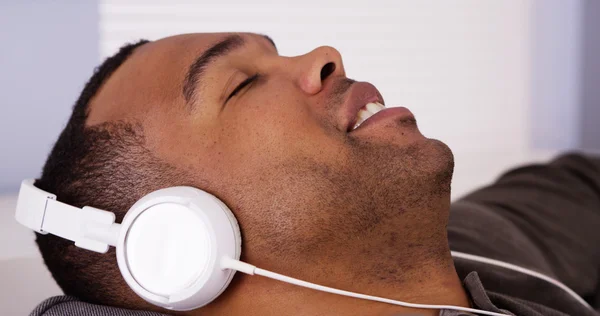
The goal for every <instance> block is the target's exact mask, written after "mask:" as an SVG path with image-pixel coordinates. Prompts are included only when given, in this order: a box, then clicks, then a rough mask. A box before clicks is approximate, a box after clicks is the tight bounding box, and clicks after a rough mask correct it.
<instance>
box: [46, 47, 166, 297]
mask: <svg viewBox="0 0 600 316" xmlns="http://www.w3.org/2000/svg"><path fill="white" fill-rule="evenodd" d="M147 42H148V41H146V40H141V41H138V42H137V43H133V44H127V45H125V46H123V47H122V48H121V49H120V50H119V52H118V53H117V54H115V55H114V56H112V57H109V58H107V59H106V60H105V61H104V62H103V63H102V64H101V65H100V66H99V67H97V68H96V69H95V71H94V74H93V75H92V77H91V78H90V80H89V81H88V82H87V84H86V85H85V87H84V88H83V91H82V92H81V95H80V96H79V98H78V100H77V102H76V103H75V105H74V107H73V112H72V115H71V117H70V119H69V121H68V123H67V124H66V126H65V128H64V130H63V131H62V133H61V134H60V136H59V138H58V140H57V141H56V143H55V145H54V147H53V149H52V151H51V152H50V154H49V156H48V158H47V160H46V163H45V165H44V168H43V171H42V175H41V177H40V179H38V180H37V181H36V183H35V185H36V186H37V187H39V188H40V189H42V190H45V191H47V192H51V193H53V194H56V195H57V199H58V200H59V201H62V202H64V203H67V204H70V205H73V206H76V207H83V206H93V207H96V208H100V209H105V210H108V211H111V212H114V213H115V215H116V217H117V222H120V221H121V220H122V218H123V216H124V214H125V213H126V211H127V210H128V209H129V207H131V205H133V203H134V202H135V201H136V200H137V199H139V198H140V197H141V196H143V195H145V194H147V193H149V192H151V191H153V190H156V189H158V188H161V187H164V186H168V183H167V182H168V181H169V178H171V179H173V178H175V176H170V175H173V174H174V171H173V168H171V167H170V166H169V165H167V164H166V163H164V162H162V161H160V160H159V159H158V158H156V157H155V156H154V155H152V153H150V152H149V150H148V149H146V147H145V146H144V135H143V130H142V127H141V125H140V124H138V123H135V122H124V121H116V122H107V123H101V124H98V125H97V126H91V127H90V126H86V120H87V116H88V112H89V109H88V107H89V103H90V100H92V99H93V97H94V96H95V95H96V94H97V93H98V91H99V90H100V89H101V87H102V86H103V84H104V83H105V82H106V81H107V80H108V78H109V77H110V76H111V75H112V74H113V73H114V72H115V71H116V70H117V68H119V67H120V66H121V65H122V64H123V63H124V62H125V61H126V60H127V58H128V57H129V56H130V55H131V54H132V53H133V52H134V50H135V49H136V48H137V47H139V46H141V45H143V44H145V43H147ZM36 235H37V238H36V243H37V245H38V248H39V250H40V252H41V253H42V256H43V258H44V262H45V263H46V266H47V267H48V269H49V270H50V272H51V274H52V276H53V278H54V279H55V280H56V282H57V283H58V285H59V286H60V288H61V289H62V290H63V292H64V293H65V294H67V295H71V296H76V297H78V298H80V299H82V300H84V301H87V302H91V303H96V304H106V305H113V306H122V307H129V308H135V307H138V306H139V302H140V299H139V298H137V297H135V295H133V292H132V291H131V290H130V289H129V288H128V287H127V285H126V284H125V281H124V280H123V278H122V277H121V275H120V272H119V269H118V266H117V263H116V258H115V251H114V249H112V248H111V249H110V250H109V253H107V254H99V253H95V252H92V251H88V250H84V249H80V248H77V247H75V245H74V243H73V242H71V241H68V240H65V239H61V238H59V237H57V236H53V235H51V234H47V235H41V234H36Z"/></svg>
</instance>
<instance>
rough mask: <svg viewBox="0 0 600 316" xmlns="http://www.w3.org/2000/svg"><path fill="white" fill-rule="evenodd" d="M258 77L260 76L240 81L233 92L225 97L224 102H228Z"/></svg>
mask: <svg viewBox="0 0 600 316" xmlns="http://www.w3.org/2000/svg"><path fill="white" fill-rule="evenodd" d="M258 77H260V74H255V75H254V76H252V77H249V78H248V79H246V80H244V81H242V82H241V83H240V84H239V85H238V86H237V87H235V89H233V91H231V94H230V95H229V96H228V97H227V100H225V102H227V101H229V99H231V98H232V97H233V96H234V95H236V94H237V93H238V92H240V91H241V90H242V89H244V87H246V86H247V85H249V84H251V83H252V82H253V81H254V80H256V79H258Z"/></svg>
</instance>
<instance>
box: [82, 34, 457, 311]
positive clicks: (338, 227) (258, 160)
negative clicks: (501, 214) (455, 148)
mask: <svg viewBox="0 0 600 316" xmlns="http://www.w3.org/2000/svg"><path fill="white" fill-rule="evenodd" d="M229 35H231V34H226V33H218V34H186V35H179V36H174V37H169V38H165V39H162V40H159V41H155V42H151V43H147V44H144V45H143V46H141V47H139V48H137V49H136V51H135V52H134V53H133V54H132V56H131V57H130V58H129V59H128V60H127V61H126V62H125V63H124V64H123V65H121V67H120V68H119V69H118V70H117V71H116V72H115V73H114V74H113V75H112V76H111V77H110V78H109V79H108V81H107V82H106V83H105V84H104V86H103V87H102V88H101V89H100V91H99V92H98V93H97V95H96V96H95V97H94V99H93V100H92V102H91V103H90V111H89V116H88V121H87V126H96V125H99V124H102V123H107V122H127V123H135V124H139V125H140V126H141V127H142V128H143V131H144V136H145V146H146V147H147V148H148V150H150V151H151V152H152V153H153V154H154V155H155V156H156V157H158V158H159V159H161V160H163V161H164V162H166V163H168V164H169V165H172V166H174V167H175V168H176V169H178V170H180V171H181V172H182V173H184V174H186V178H185V179H181V183H173V185H193V186H196V187H198V188H200V189H203V190H206V191H208V192H211V193H212V194H214V195H216V196H218V197H219V198H220V199H221V200H223V201H224V202H225V203H226V204H227V205H228V206H229V207H230V208H231V209H232V211H233V212H234V214H235V215H236V217H237V219H238V221H239V223H240V227H241V230H242V236H243V241H244V242H243V249H242V260H244V261H246V262H249V263H252V264H254V265H256V266H259V267H262V268H264V269H269V270H272V271H275V272H278V273H282V274H285V275H289V276H292V277H296V278H301V279H305V280H308V281H312V282H316V283H320V284H323V285H328V286H332V287H336V288H340V289H345V290H350V291H357V292H361V293H368V294H371V295H378V296H383V297H387V298H392V299H399V300H405V301H409V302H414V303H427V304H456V305H462V306H468V304H469V303H468V300H467V298H466V295H465V293H464V290H463V288H462V286H461V283H460V280H459V279H458V277H457V275H456V272H455V270H454V266H453V263H452V259H451V256H450V252H449V249H448V242H447V237H446V224H447V221H448V210H449V204H450V182H451V177H452V170H453V157H452V153H451V152H450V150H449V149H448V147H447V146H446V145H444V144H443V143H441V142H439V141H437V140H433V139H429V138H426V137H424V136H423V135H422V134H421V133H420V132H419V130H418V128H417V125H416V122H415V121H414V120H412V119H387V120H383V121H380V122H378V123H377V124H372V125H370V126H365V128H362V129H359V130H356V131H354V132H352V133H348V132H347V130H346V126H345V125H344V122H345V118H344V116H343V115H344V114H343V113H344V106H343V101H344V100H346V99H345V98H346V97H347V91H348V89H349V88H350V87H351V86H352V84H353V81H350V80H348V79H347V78H346V74H345V71H344V67H343V63H342V59H341V56H340V54H339V52H338V51H336V50H335V49H333V48H331V47H319V48H317V49H315V50H313V51H311V52H309V53H307V54H305V55H301V56H296V57H282V56H279V55H278V53H277V51H276V49H275V48H274V46H273V45H272V44H271V43H270V42H269V41H268V40H266V39H265V38H263V37H262V36H258V35H255V34H245V33H244V34H241V33H240V34H239V35H240V36H242V37H243V39H244V41H245V44H244V45H243V46H242V47H240V48H238V49H236V50H235V51H232V52H231V53H230V54H229V55H227V56H226V57H224V58H222V59H219V60H218V61H216V62H215V63H214V64H211V65H210V66H208V67H207V68H206V73H205V76H204V80H202V81H201V82H199V83H198V86H197V88H198V93H197V94H196V95H195V97H194V98H192V99H191V101H190V102H187V101H186V99H185V98H184V95H183V93H182V90H183V82H184V79H185V77H186V74H187V70H188V67H189V66H190V64H192V63H193V62H194V60H195V59H196V58H197V57H198V56H199V55H201V54H202V53H203V52H204V51H205V50H206V49H207V48H209V47H210V46H212V45H214V44H215V43H216V42H218V41H220V40H223V39H224V38H226V37H227V36H229ZM327 63H334V64H335V70H334V71H333V73H331V74H330V75H329V76H327V77H326V78H324V79H323V80H322V78H321V70H322V68H323V66H325V65H326V64H327ZM256 73H259V74H260V75H261V76H260V78H259V79H258V80H257V81H256V82H254V83H252V84H250V85H249V86H246V87H245V88H244V89H242V90H241V91H240V92H239V93H237V94H236V95H235V96H234V97H232V98H231V99H229V101H227V102H225V98H226V97H227V96H228V95H229V94H230V93H231V91H233V89H234V88H235V87H236V86H237V85H238V84H239V83H240V82H242V81H243V80H245V79H246V78H248V77H250V76H252V75H254V74H256ZM131 294H132V293H131ZM248 294H251V295H248ZM132 295H133V294H132ZM142 307H148V306H142ZM402 313H407V314H415V313H418V314H422V315H435V314H436V313H437V312H436V311H420V310H415V309H406V308H402V307H397V306H392V305H386V304H383V303H373V302H367V301H362V300H358V299H351V298H345V297H340V296H336V295H332V294H326V293H321V292H316V291H313V290H308V289H302V288H299V287H295V286H292V285H287V284H284V283H280V282H277V281H272V280H268V279H264V278H260V277H250V276H245V275H241V274H240V273H238V274H237V275H236V277H235V278H234V281H233V282H232V284H231V285H230V287H229V288H228V289H227V291H226V292H225V293H224V294H223V295H222V296H220V297H219V298H218V299H217V300H216V301H214V302H213V303H211V304H209V305H208V306H206V307H204V308H202V309H199V310H196V311H190V312H186V314H190V315H195V314H202V315H398V314H402Z"/></svg>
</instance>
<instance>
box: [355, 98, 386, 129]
mask: <svg viewBox="0 0 600 316" xmlns="http://www.w3.org/2000/svg"><path fill="white" fill-rule="evenodd" d="M383 109H385V106H384V105H383V104H381V103H379V102H369V103H367V104H365V106H363V107H362V108H360V110H358V114H356V118H354V122H353V123H354V124H350V126H351V128H350V130H349V131H350V132H351V131H353V130H355V129H356V128H357V127H359V126H360V124H362V123H363V122H364V121H366V120H368V119H369V118H370V117H371V116H373V115H375V114H377V112H379V111H381V110H383Z"/></svg>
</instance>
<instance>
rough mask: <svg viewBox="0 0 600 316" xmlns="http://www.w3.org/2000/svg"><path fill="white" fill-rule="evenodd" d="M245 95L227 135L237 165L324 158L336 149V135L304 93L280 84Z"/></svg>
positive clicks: (259, 166) (257, 166)
mask: <svg viewBox="0 0 600 316" xmlns="http://www.w3.org/2000/svg"><path fill="white" fill-rule="evenodd" d="M246 97H247V98H246V99H245V100H244V101H245V102H244V103H238V104H236V107H237V108H236V109H235V110H236V113H235V114H236V115H235V119H234V120H233V121H235V122H236V123H235V128H234V129H232V130H231V131H230V132H231V133H230V134H229V135H228V137H227V138H228V142H229V143H230V148H232V149H233V150H234V151H235V152H236V153H235V156H237V158H238V159H239V160H238V161H239V162H240V167H241V168H252V169H254V170H259V169H262V168H269V167H274V166H276V165H280V164H284V163H288V162H290V161H293V160H297V159H303V158H307V157H310V158H313V159H315V157H317V158H318V157H321V158H323V159H325V158H326V157H327V156H328V155H330V154H332V153H334V152H339V151H340V148H339V147H341V145H342V144H343V142H341V141H340V140H341V138H340V135H337V138H336V137H334V136H332V135H331V132H329V131H328V130H327V129H326V128H325V127H324V124H323V122H322V119H323V118H322V116H323V115H320V114H319V113H317V112H315V111H313V110H311V105H309V104H308V103H307V101H306V96H305V95H303V94H301V93H298V92H297V91H296V90H294V89H290V88H289V87H287V89H286V87H281V86H280V87H279V89H277V88H276V87H274V88H273V89H271V90H270V91H261V93H255V94H252V95H246ZM328 151H330V152H331V153H328ZM329 158H330V157H329ZM242 162H243V163H242Z"/></svg>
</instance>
